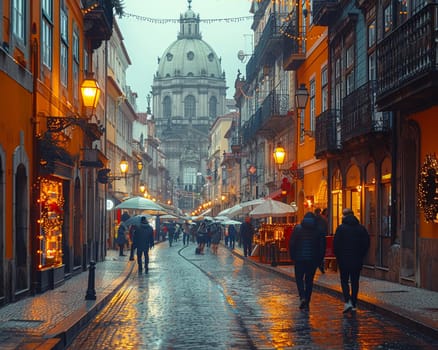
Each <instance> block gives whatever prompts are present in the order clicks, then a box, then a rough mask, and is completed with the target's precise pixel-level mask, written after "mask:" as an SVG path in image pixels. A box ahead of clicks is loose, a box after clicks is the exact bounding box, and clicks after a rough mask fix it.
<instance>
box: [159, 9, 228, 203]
mask: <svg viewBox="0 0 438 350" xmlns="http://www.w3.org/2000/svg"><path fill="white" fill-rule="evenodd" d="M225 100H226V82H225V73H224V72H223V71H222V68H221V59H220V58H219V57H218V56H217V54H216V52H215V51H214V50H213V48H212V47H211V46H210V45H208V44H207V43H206V42H205V41H203V40H202V36H201V31H200V19H199V15H197V14H195V12H193V10H192V9H191V6H190V4H189V8H188V10H187V11H186V12H185V13H184V14H182V15H181V18H180V31H179V33H178V37H177V40H176V41H175V42H173V43H172V44H171V45H170V46H169V47H168V48H167V49H166V50H165V51H164V53H163V55H162V57H161V58H160V59H159V63H158V69H157V72H156V74H155V76H154V81H153V85H152V101H153V114H154V117H155V123H156V131H157V137H158V138H159V140H160V142H161V145H162V148H163V152H164V153H165V155H166V164H165V165H164V166H165V167H166V168H167V169H168V171H169V176H170V179H171V181H172V183H173V186H174V191H173V193H174V203H175V205H177V206H178V207H179V208H181V209H182V210H186V211H190V210H191V209H193V208H194V207H196V204H198V202H199V200H198V198H199V192H197V187H198V185H199V183H200V182H202V181H204V179H205V176H206V174H207V159H208V146H209V130H210V127H211V125H212V124H213V121H214V120H215V119H216V117H217V116H220V115H224V114H225V112H226V103H225ZM194 199H196V200H195V201H194ZM194 202H196V203H194ZM194 204H195V205H194Z"/></svg>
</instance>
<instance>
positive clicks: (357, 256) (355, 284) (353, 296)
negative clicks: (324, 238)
mask: <svg viewBox="0 0 438 350" xmlns="http://www.w3.org/2000/svg"><path fill="white" fill-rule="evenodd" d="M342 214H343V218H342V224H341V225H339V226H338V228H337V229H336V232H335V237H334V238H333V250H334V253H335V256H336V259H337V261H338V266H339V274H340V278H341V287H342V294H343V296H344V301H345V305H344V313H345V312H348V311H355V310H356V303H357V294H358V292H359V277H360V271H361V270H362V265H363V259H364V258H365V255H366V254H367V252H368V249H369V247H370V236H369V234H368V231H367V230H366V228H365V227H364V226H362V225H361V224H360V223H359V220H358V219H357V218H356V217H355V216H354V213H353V211H352V210H351V209H350V208H345V209H344V210H343V211H342ZM349 282H350V283H351V293H350V285H349Z"/></svg>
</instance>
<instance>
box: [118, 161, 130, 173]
mask: <svg viewBox="0 0 438 350" xmlns="http://www.w3.org/2000/svg"><path fill="white" fill-rule="evenodd" d="M119 165H120V171H121V172H122V174H126V173H127V171H128V167H129V164H128V161H127V160H126V158H125V157H122V160H121V161H120V164H119Z"/></svg>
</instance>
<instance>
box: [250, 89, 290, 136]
mask: <svg viewBox="0 0 438 350" xmlns="http://www.w3.org/2000/svg"><path fill="white" fill-rule="evenodd" d="M288 109H289V95H288V94H281V93H277V92H276V91H275V90H273V91H271V93H270V94H269V95H268V96H267V97H266V98H265V99H264V100H263V103H262V105H261V106H260V108H259V109H257V111H256V112H255V113H254V114H253V115H252V116H251V118H250V119H249V120H248V122H247V123H245V125H244V128H243V135H242V136H243V142H244V143H247V142H248V141H249V140H251V139H253V138H254V137H255V136H256V134H257V133H260V132H261V131H262V130H263V129H264V128H266V126H268V129H269V132H275V131H276V129H281V128H282V125H283V122H284V119H286V118H284V117H286V115H287V111H288ZM278 118H280V121H279V120H278ZM281 119H283V120H281Z"/></svg>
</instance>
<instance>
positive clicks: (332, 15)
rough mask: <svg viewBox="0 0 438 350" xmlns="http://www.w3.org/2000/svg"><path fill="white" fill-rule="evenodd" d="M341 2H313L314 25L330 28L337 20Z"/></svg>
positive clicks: (330, 0) (334, 0) (333, 0)
mask: <svg viewBox="0 0 438 350" xmlns="http://www.w3.org/2000/svg"><path fill="white" fill-rule="evenodd" d="M339 3H340V1H339V0H325V1H318V0H317V1H313V7H312V11H313V13H312V15H313V23H314V24H315V25H319V26H328V25H330V24H331V23H332V21H333V20H335V19H336V17H337V16H336V15H337V11H338V10H339Z"/></svg>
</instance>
